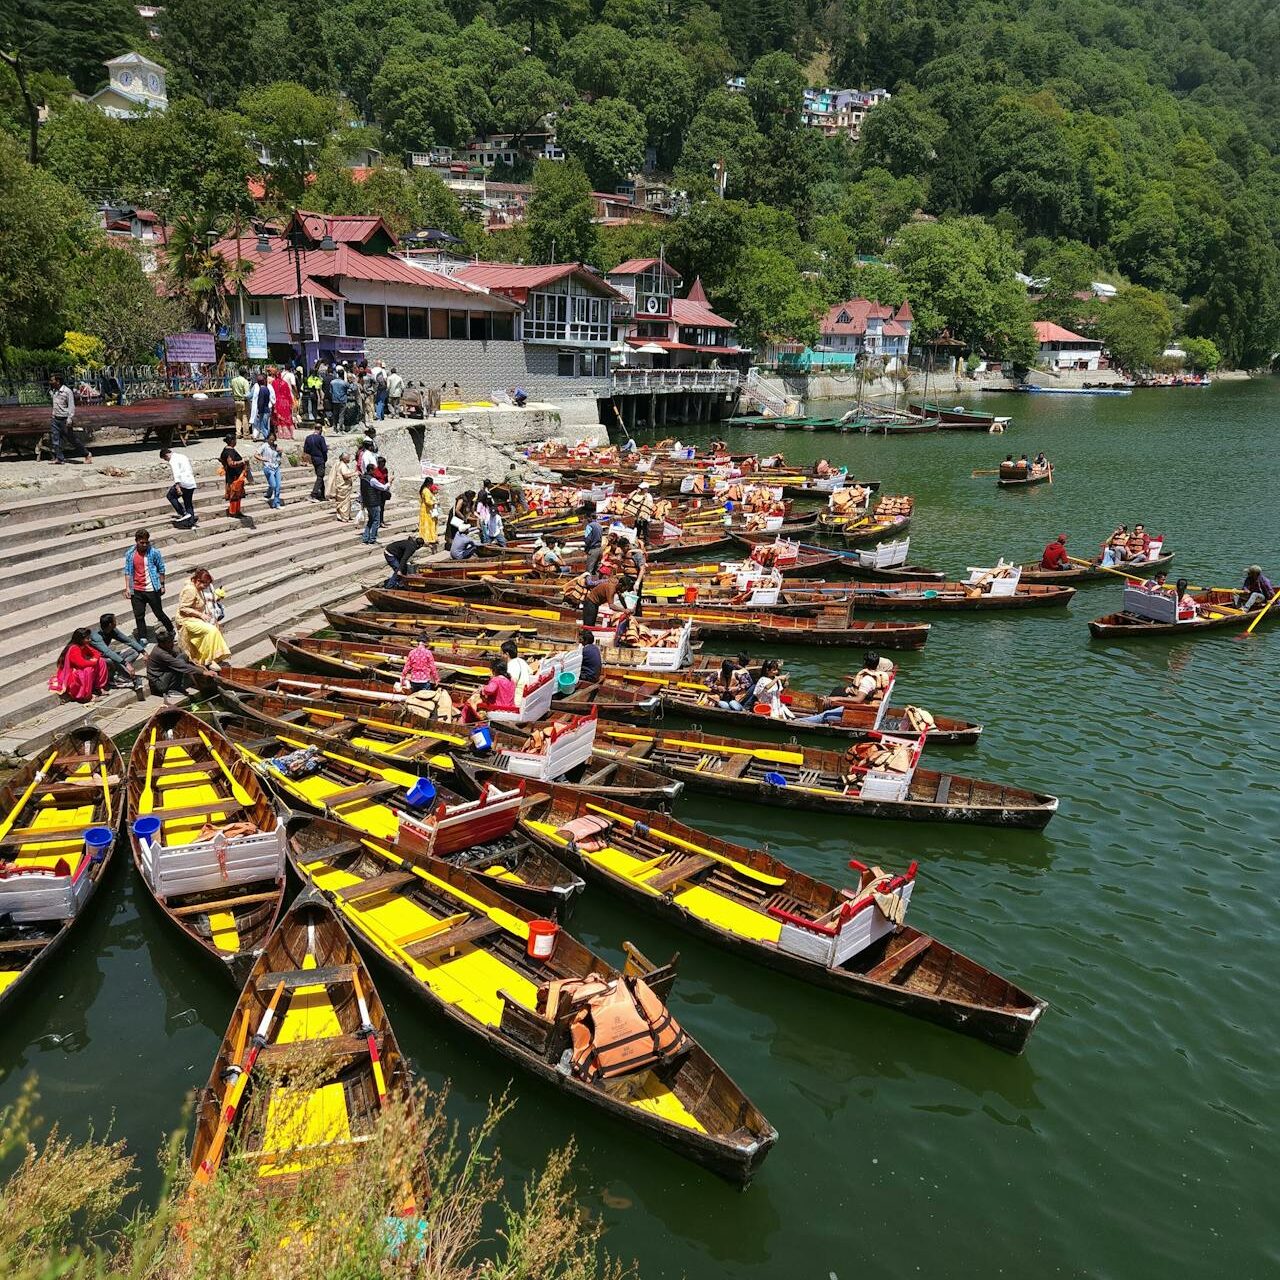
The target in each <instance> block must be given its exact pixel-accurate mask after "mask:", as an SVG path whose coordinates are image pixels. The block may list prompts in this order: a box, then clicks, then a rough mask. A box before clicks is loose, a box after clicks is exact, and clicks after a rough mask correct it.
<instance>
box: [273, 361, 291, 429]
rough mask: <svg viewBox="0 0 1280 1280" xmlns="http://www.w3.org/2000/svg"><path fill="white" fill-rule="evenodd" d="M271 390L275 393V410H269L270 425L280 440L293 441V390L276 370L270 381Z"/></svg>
mask: <svg viewBox="0 0 1280 1280" xmlns="http://www.w3.org/2000/svg"><path fill="white" fill-rule="evenodd" d="M271 389H272V391H274V392H275V393H276V403H275V408H273V409H272V410H271V425H272V426H273V427H275V429H276V435H277V436H279V437H280V439H281V440H292V439H293V388H292V387H291V386H290V385H289V384H288V383H287V382H286V381H285V380H284V378H283V377H281V375H280V370H279V369H277V370H276V372H275V376H274V377H273V378H272V379H271Z"/></svg>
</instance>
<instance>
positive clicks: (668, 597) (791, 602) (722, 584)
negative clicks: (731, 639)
mask: <svg viewBox="0 0 1280 1280" xmlns="http://www.w3.org/2000/svg"><path fill="white" fill-rule="evenodd" d="M693 567H694V568H700V567H701V566H693ZM712 568H713V569H714V570H716V572H715V573H714V574H706V573H701V574H700V573H690V574H689V575H688V576H687V577H682V578H660V577H658V576H657V575H656V574H655V575H650V574H647V573H646V574H645V577H644V582H643V583H642V584H641V589H640V598H641V600H642V601H643V602H644V603H645V606H646V608H654V609H658V610H661V611H662V612H663V613H664V614H665V613H666V612H668V611H670V610H672V609H683V608H685V607H686V606H688V607H697V608H699V609H704V608H705V609H715V610H716V611H717V612H719V613H724V614H729V615H732V614H740V613H749V614H757V613H767V614H768V615H769V616H770V617H784V616H808V617H812V616H814V615H816V614H818V613H819V612H821V611H822V610H823V609H825V608H830V607H834V606H843V607H844V609H845V610H846V612H847V610H848V607H849V604H850V603H851V601H852V599H853V596H852V592H851V590H850V587H849V585H848V584H847V583H842V582H840V583H830V582H823V581H821V580H817V581H815V580H813V579H811V578H799V579H796V580H795V581H794V582H792V581H791V580H790V579H784V578H780V577H777V576H775V575H772V574H771V573H770V572H769V571H768V570H766V569H760V570H757V571H756V572H758V574H759V576H758V577H755V576H753V575H752V574H751V572H750V571H748V572H747V573H746V575H740V574H739V572H738V566H737V565H733V566H730V568H729V570H727V571H723V572H722V571H720V566H718V565H715V566H712ZM488 586H489V596H490V598H491V599H493V600H508V601H513V602H517V603H521V604H536V605H539V606H545V607H548V608H558V607H561V606H563V607H565V608H572V607H573V605H572V603H571V601H569V600H568V599H566V596H565V591H566V588H567V587H568V586H569V583H568V582H567V581H566V580H564V579H560V580H559V581H550V582H548V581H542V582H532V581H529V580H527V579H526V580H524V581H522V582H519V583H507V582H503V581H502V580H501V579H497V578H494V579H491V580H490V582H489V584H488ZM632 589H633V590H634V588H632ZM602 616H603V614H602ZM647 617H648V615H647V614H646V615H645V616H644V617H642V618H641V621H642V622H647Z"/></svg>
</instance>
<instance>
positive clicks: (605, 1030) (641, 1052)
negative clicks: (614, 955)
mask: <svg viewBox="0 0 1280 1280" xmlns="http://www.w3.org/2000/svg"><path fill="white" fill-rule="evenodd" d="M554 988H558V991H556V992H555V993H554V994H555V999H556V1001H557V1004H558V1002H559V1000H560V998H561V993H563V994H565V995H567V996H568V999H569V1000H570V1001H571V1003H572V1005H573V1006H574V1007H575V1010H576V1011H575V1013H574V1015H573V1019H572V1021H571V1022H570V1024H569V1036H570V1040H571V1043H572V1055H571V1064H572V1068H573V1073H574V1075H576V1076H578V1077H579V1078H580V1079H582V1080H587V1081H590V1082H594V1081H597V1080H612V1079H615V1078H617V1077H618V1076H625V1075H631V1074H633V1073H635V1072H637V1071H643V1070H645V1069H646V1068H648V1067H654V1066H661V1065H662V1064H664V1063H667V1062H671V1061H673V1060H674V1059H676V1058H678V1057H679V1056H680V1055H681V1054H682V1053H684V1052H685V1051H686V1050H687V1049H688V1048H689V1038H688V1036H686V1035H685V1033H684V1031H683V1030H681V1028H680V1024H679V1023H678V1022H676V1020H675V1019H674V1018H673V1017H672V1016H671V1013H670V1011H669V1010H668V1009H667V1006H666V1005H665V1004H663V1003H662V1001H661V1000H659V999H658V997H657V996H656V995H654V993H653V991H652V989H651V988H650V987H649V985H648V984H647V983H646V982H645V981H644V980H643V979H642V978H628V977H622V978H614V979H611V980H610V981H605V980H604V979H603V978H602V977H601V976H600V975H599V974H597V973H592V974H588V975H587V977H586V978H576V979H571V980H569V981H566V982H562V983H553V984H551V987H550V988H547V989H545V993H546V994H545V996H544V992H543V991H540V992H539V993H538V994H539V997H540V1002H541V999H543V998H545V999H546V1000H547V1004H546V1005H545V1006H544V1007H545V1008H547V1010H548V1012H551V1011H552V1006H551V996H552V994H553V989H554Z"/></svg>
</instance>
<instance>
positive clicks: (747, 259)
mask: <svg viewBox="0 0 1280 1280" xmlns="http://www.w3.org/2000/svg"><path fill="white" fill-rule="evenodd" d="M725 293H726V298H727V301H728V305H729V307H730V309H731V311H732V314H733V315H734V316H736V317H737V321H738V326H739V329H740V332H741V336H742V338H743V340H744V342H745V343H746V344H747V345H748V346H752V347H757V348H758V347H761V346H767V345H769V344H771V343H775V342H803V343H805V344H806V345H810V346H811V345H812V344H813V343H815V342H817V340H818V315H819V311H820V309H821V299H820V297H819V296H818V292H817V290H816V288H815V287H814V285H813V283H812V282H811V281H810V280H807V279H806V278H805V277H804V276H803V275H802V274H801V273H800V270H799V268H797V266H796V264H795V263H794V262H793V261H792V260H791V259H790V258H788V257H787V256H786V255H785V254H782V253H779V252H778V251H777V250H776V249H748V250H747V251H746V252H745V253H744V254H743V255H742V258H741V261H740V263H739V265H738V269H737V270H736V271H735V272H734V274H733V277H732V279H731V280H730V281H729V284H728V286H727V289H726V291H725Z"/></svg>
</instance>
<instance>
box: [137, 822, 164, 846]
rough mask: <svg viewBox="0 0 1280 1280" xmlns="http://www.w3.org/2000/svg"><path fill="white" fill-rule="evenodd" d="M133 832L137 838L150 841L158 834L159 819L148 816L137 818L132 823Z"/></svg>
mask: <svg viewBox="0 0 1280 1280" xmlns="http://www.w3.org/2000/svg"><path fill="white" fill-rule="evenodd" d="M133 834H134V835H135V836H136V837H137V838H138V839H139V840H144V841H146V842H147V843H150V842H151V841H152V840H154V839H155V838H156V836H158V835H159V834H160V819H159V818H152V817H150V816H148V817H145V818H138V819H137V820H136V821H135V822H134V824H133Z"/></svg>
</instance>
